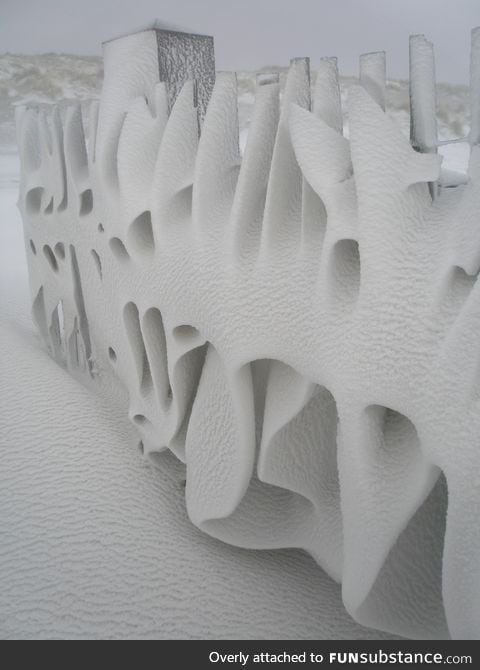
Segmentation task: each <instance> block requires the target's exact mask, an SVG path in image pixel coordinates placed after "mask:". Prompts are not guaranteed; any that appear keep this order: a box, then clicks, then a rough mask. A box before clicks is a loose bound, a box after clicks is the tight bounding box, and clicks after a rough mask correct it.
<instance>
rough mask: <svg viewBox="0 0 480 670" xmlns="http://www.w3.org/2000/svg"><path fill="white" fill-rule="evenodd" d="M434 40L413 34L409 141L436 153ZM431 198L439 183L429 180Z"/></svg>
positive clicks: (419, 149) (423, 150)
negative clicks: (432, 41) (430, 40)
mask: <svg viewBox="0 0 480 670" xmlns="http://www.w3.org/2000/svg"><path fill="white" fill-rule="evenodd" d="M436 104H437V97H436V91H435V57H434V53H433V44H432V43H431V42H429V41H428V40H427V39H426V38H425V36H424V35H412V36H411V37H410V141H411V143H412V146H413V148H414V149H415V150H416V151H419V152H421V153H424V154H432V153H437V146H438V134H437V116H436ZM430 192H431V194H432V198H433V197H435V195H436V184H433V183H432V184H430Z"/></svg>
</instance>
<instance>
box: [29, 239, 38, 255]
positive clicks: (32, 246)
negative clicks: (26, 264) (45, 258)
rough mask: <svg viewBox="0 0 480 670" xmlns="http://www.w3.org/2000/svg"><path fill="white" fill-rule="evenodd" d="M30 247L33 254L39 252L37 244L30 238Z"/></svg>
mask: <svg viewBox="0 0 480 670" xmlns="http://www.w3.org/2000/svg"><path fill="white" fill-rule="evenodd" d="M30 249H31V250H32V253H33V254H35V255H36V254H37V248H36V247H35V244H34V243H33V240H30Z"/></svg>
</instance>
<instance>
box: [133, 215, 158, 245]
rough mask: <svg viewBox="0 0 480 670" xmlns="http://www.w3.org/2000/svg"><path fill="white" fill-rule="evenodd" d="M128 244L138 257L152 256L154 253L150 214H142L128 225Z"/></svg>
mask: <svg viewBox="0 0 480 670" xmlns="http://www.w3.org/2000/svg"><path fill="white" fill-rule="evenodd" d="M128 243H129V247H131V248H132V249H133V251H134V252H135V253H137V254H138V255H145V254H152V253H153V252H154V251H155V241H154V239H153V230H152V217H151V215H150V212H143V214H140V216H138V217H137V218H136V219H135V221H133V223H132V224H130V228H129V229H128Z"/></svg>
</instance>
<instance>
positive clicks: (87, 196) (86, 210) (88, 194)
mask: <svg viewBox="0 0 480 670" xmlns="http://www.w3.org/2000/svg"><path fill="white" fill-rule="evenodd" d="M92 209H93V193H92V189H90V188H87V190H86V191H83V193H81V194H80V216H86V215H87V214H90V212H91V211H92Z"/></svg>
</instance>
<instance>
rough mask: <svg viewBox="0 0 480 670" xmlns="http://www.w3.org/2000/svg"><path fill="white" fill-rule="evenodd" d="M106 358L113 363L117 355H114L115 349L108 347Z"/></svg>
mask: <svg viewBox="0 0 480 670" xmlns="http://www.w3.org/2000/svg"><path fill="white" fill-rule="evenodd" d="M108 357H109V359H110V360H111V361H112V363H115V362H116V360H117V354H116V353H115V349H113V348H112V347H108Z"/></svg>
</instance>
